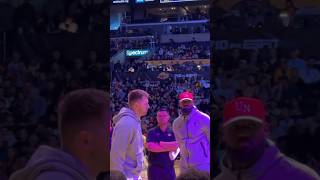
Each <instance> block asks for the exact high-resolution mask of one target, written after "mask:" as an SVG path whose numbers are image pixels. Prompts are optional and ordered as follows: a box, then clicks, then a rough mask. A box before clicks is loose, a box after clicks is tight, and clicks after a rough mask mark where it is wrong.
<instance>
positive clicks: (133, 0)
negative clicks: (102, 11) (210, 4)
mask: <svg viewBox="0 0 320 180" xmlns="http://www.w3.org/2000/svg"><path fill="white" fill-rule="evenodd" d="M195 1H208V0H112V4H129V3H134V4H144V3H147V4H148V3H161V4H164V3H179V2H195Z"/></svg>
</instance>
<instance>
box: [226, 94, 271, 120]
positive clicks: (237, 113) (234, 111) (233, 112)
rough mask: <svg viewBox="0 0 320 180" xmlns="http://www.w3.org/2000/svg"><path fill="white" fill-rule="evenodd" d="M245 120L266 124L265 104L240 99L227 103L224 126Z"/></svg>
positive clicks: (252, 99) (253, 100) (258, 101)
mask: <svg viewBox="0 0 320 180" xmlns="http://www.w3.org/2000/svg"><path fill="white" fill-rule="evenodd" d="M244 119H245V120H253V121H256V122H259V123H263V122H265V120H266V111H265V107H264V104H263V102H262V101H261V100H258V99H254V98H249V97H238V98H235V99H233V100H231V101H229V102H226V103H225V105H224V110H223V126H227V125H229V124H231V123H233V122H235V121H239V120H244Z"/></svg>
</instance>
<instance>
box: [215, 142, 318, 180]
mask: <svg viewBox="0 0 320 180" xmlns="http://www.w3.org/2000/svg"><path fill="white" fill-rule="evenodd" d="M268 144H269V147H267V149H266V150H265V152H264V154H263V156H262V157H261V158H260V159H259V160H258V162H256V164H254V165H253V166H252V167H250V168H249V169H246V170H243V171H240V172H239V171H237V172H234V171H232V170H231V169H229V168H228V167H226V164H227V163H226V161H225V158H223V159H222V163H221V169H222V172H221V174H219V175H218V176H217V177H216V178H215V180H238V179H241V180H278V179H279V180H286V179H288V180H320V177H319V176H318V175H317V173H316V172H315V171H314V170H312V169H311V168H309V167H308V166H306V165H303V164H301V163H299V162H297V161H295V160H293V159H291V158H288V157H286V156H285V155H284V154H282V153H281V152H280V151H279V149H278V148H277V147H276V146H275V145H274V144H273V143H272V142H271V141H269V140H268Z"/></svg>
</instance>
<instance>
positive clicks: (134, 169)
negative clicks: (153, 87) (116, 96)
mask: <svg viewBox="0 0 320 180" xmlns="http://www.w3.org/2000/svg"><path fill="white" fill-rule="evenodd" d="M148 98H149V94H148V93H147V92H145V91H143V90H141V89H135V90H132V91H130V92H129V94H128V104H129V107H128V108H126V107H124V108H122V109H121V110H120V112H119V113H118V114H117V115H116V116H115V117H114V118H113V123H114V124H115V126H114V129H113V134H112V144H111V151H110V169H111V170H115V171H120V172H122V173H124V174H125V176H126V177H127V178H128V179H134V180H135V179H140V178H141V177H140V174H141V172H142V170H143V158H144V155H143V148H144V146H143V137H142V130H141V119H140V118H141V117H142V116H145V115H147V112H148V109H149V100H148Z"/></svg>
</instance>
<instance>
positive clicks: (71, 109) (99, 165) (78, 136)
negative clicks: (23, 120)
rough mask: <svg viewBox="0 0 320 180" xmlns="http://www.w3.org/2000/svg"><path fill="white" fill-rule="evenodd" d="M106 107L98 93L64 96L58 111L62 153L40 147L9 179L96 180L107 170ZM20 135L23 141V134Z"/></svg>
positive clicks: (104, 96)
mask: <svg viewBox="0 0 320 180" xmlns="http://www.w3.org/2000/svg"><path fill="white" fill-rule="evenodd" d="M108 107H109V97H108V95H107V94H106V93H105V92H103V91H100V90H95V89H82V90H77V91H74V92H71V93H69V94H67V95H66V96H65V97H64V98H63V99H62V100H61V101H60V103H59V110H58V115H59V130H60V133H61V139H60V141H61V149H55V148H52V147H49V146H40V147H39V148H38V150H37V151H36V152H35V153H34V154H33V156H32V158H31V159H30V160H29V162H28V164H27V166H26V167H24V168H23V169H21V170H19V171H17V172H15V173H14V174H13V175H12V176H11V179H12V180H15V179H46V180H47V179H95V178H96V177H97V176H98V174H99V173H100V172H101V171H106V170H108V164H109V163H108V162H109V159H108V150H107V145H106V142H108V138H107V137H108V136H109V135H108V134H107V133H106V128H107V124H108V121H110V119H109V118H110V114H109V113H110V112H108ZM21 132H22V134H21V138H25V135H24V132H25V131H21ZM49 144H50V142H49ZM51 145H52V144H51ZM22 147H24V146H22ZM21 161H22V159H21ZM39 161H41V163H39ZM22 164H23V163H22ZM17 166H18V164H17Z"/></svg>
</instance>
